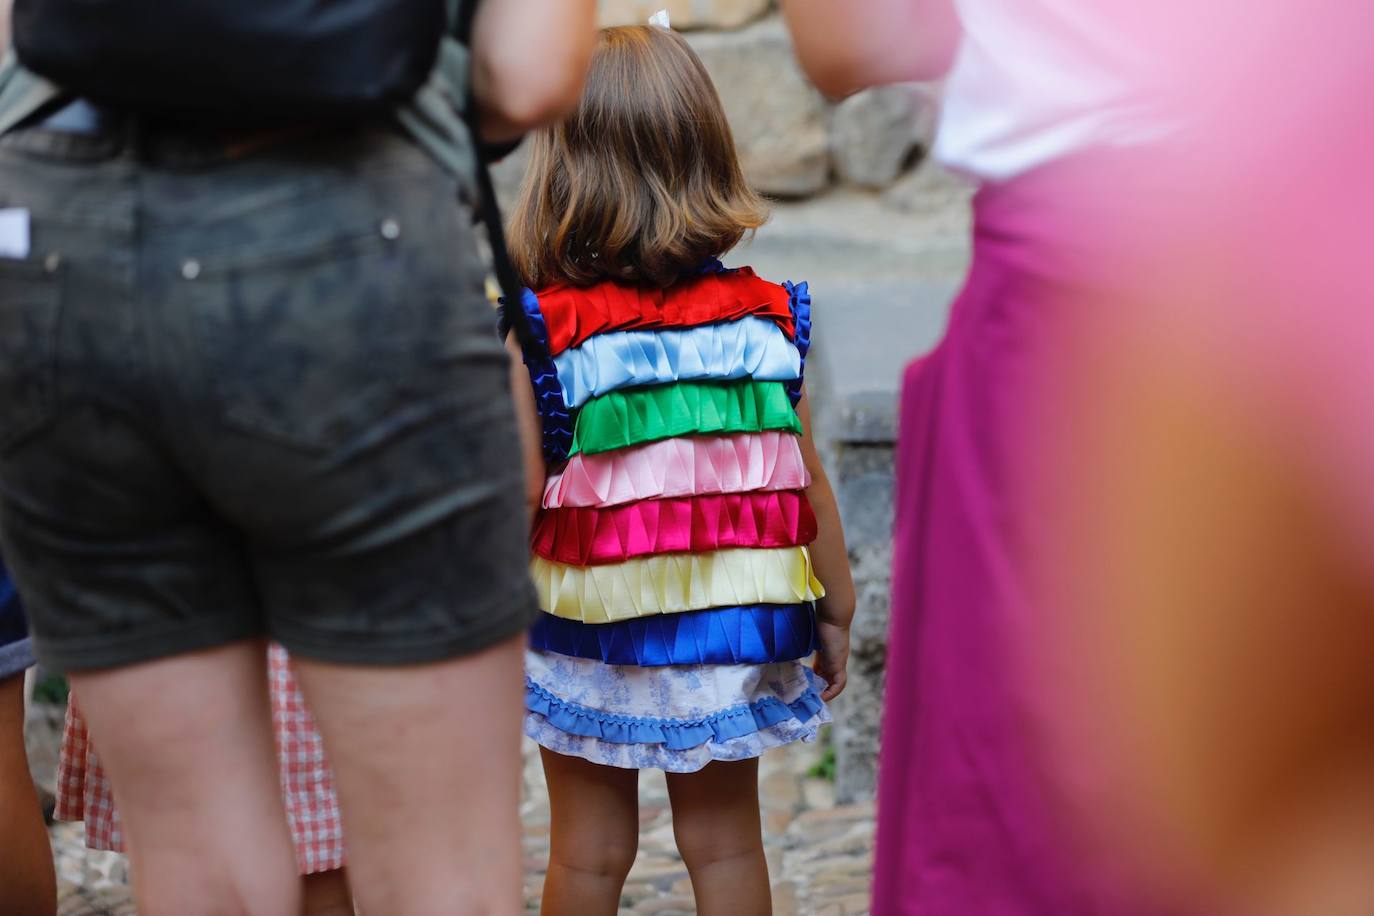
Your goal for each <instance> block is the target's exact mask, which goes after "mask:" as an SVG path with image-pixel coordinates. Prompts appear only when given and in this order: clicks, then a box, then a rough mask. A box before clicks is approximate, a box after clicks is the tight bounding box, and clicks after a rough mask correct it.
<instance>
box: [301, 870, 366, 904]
mask: <svg viewBox="0 0 1374 916" xmlns="http://www.w3.org/2000/svg"><path fill="white" fill-rule="evenodd" d="M301 890H302V896H303V898H304V899H303V900H302V902H301V914H302V916H353V895H352V893H351V892H350V891H349V889H348V874H347V873H346V872H345V871H344V870H343V869H342V868H335V869H333V870H331V871H321V872H315V873H314V874H312V875H306V876H305V877H303V878H301Z"/></svg>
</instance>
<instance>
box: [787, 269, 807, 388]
mask: <svg viewBox="0 0 1374 916" xmlns="http://www.w3.org/2000/svg"><path fill="white" fill-rule="evenodd" d="M782 286H783V289H785V290H787V295H788V296H789V297H790V298H791V300H792V320H793V321H794V322H795V323H796V328H797V330H796V334H795V336H794V337H793V338H792V342H793V343H794V344H796V345H797V352H798V353H800V354H801V371H800V372H798V373H797V377H796V378H795V379H793V380H792V381H790V382H788V383H787V396H788V397H790V398H791V399H792V406H793V407H795V406H797V402H798V401H800V400H801V396H802V383H803V382H804V381H805V380H806V354H807V351H808V350H810V349H811V289H810V287H809V286H808V285H807V283H806V281H805V280H803V281H802V282H800V283H796V284H793V283H790V282H786V281H784V282H783V284H782Z"/></svg>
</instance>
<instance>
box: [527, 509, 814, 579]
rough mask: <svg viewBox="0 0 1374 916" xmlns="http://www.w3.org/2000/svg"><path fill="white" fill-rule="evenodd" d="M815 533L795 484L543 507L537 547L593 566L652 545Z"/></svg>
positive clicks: (760, 540) (776, 540) (780, 540)
mask: <svg viewBox="0 0 1374 916" xmlns="http://www.w3.org/2000/svg"><path fill="white" fill-rule="evenodd" d="M815 539H816V515H815V513H814V512H813V511H812V509H811V503H810V501H809V500H807V498H806V494H805V493H802V492H801V491H799V490H782V491H773V492H765V493H760V492H754V493H726V494H716V495H711V496H686V497H680V498H675V499H652V500H645V501H643V502H636V503H629V504H626V505H623V506H612V507H610V508H595V507H579V508H565V509H545V510H544V511H542V512H541V513H540V514H539V518H538V520H537V521H536V522H535V528H534V534H533V535H532V537H531V544H532V547H533V549H534V552H535V554H536V555H538V556H541V557H543V558H544V559H546V560H552V561H553V562H555V563H566V564H569V565H573V566H599V565H603V564H607V563H623V562H624V561H626V560H629V559H632V558H634V557H643V556H649V555H652V554H659V553H683V552H688V551H690V552H692V553H704V552H706V551H710V550H723V549H726V548H732V547H753V548H771V547H796V546H798V545H801V544H809V543H811V542H812V541H814V540H815Z"/></svg>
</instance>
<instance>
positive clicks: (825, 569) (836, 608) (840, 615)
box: [797, 390, 855, 627]
mask: <svg viewBox="0 0 1374 916" xmlns="http://www.w3.org/2000/svg"><path fill="white" fill-rule="evenodd" d="M797 416H799V417H801V422H802V440H801V447H802V458H803V459H804V460H805V461H806V469H807V470H808V471H810V472H811V486H810V487H808V488H807V490H806V498H807V499H808V500H809V501H810V503H811V508H812V509H813V510H814V511H815V513H816V526H817V529H818V533H817V535H816V541H815V543H813V544H812V545H811V562H812V563H813V564H814V565H815V567H816V578H818V579H820V580H821V583H822V584H823V585H824V586H825V597H824V598H822V599H821V600H820V601H819V602H817V604H816V612H817V616H818V617H819V618H820V619H821V620H823V621H825V622H826V623H831V624H835V625H836V626H842V627H847V626H849V622H850V621H851V620H853V618H854V604H855V597H854V576H853V574H852V573H851V572H850V570H849V551H848V548H846V547H845V543H844V526H843V525H842V524H841V522H840V507H839V504H838V503H836V502H835V491H834V489H832V488H831V486H830V478H829V477H828V476H827V475H826V473H825V467H824V466H823V465H822V464H821V456H820V454H819V453H818V452H817V451H816V442H815V440H814V439H812V438H811V404H810V401H809V399H808V397H807V395H806V392H805V390H803V392H802V398H801V400H800V401H799V402H797Z"/></svg>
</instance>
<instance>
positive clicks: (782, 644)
mask: <svg viewBox="0 0 1374 916" xmlns="http://www.w3.org/2000/svg"><path fill="white" fill-rule="evenodd" d="M530 648H532V649H538V650H540V651H542V652H553V653H556V654H558V655H568V656H572V657H574V658H592V659H596V660H598V661H602V662H605V663H606V664H608V665H636V666H639V667H641V668H648V667H660V666H665V665H763V664H770V663H773V662H787V661H792V660H794V659H798V658H805V657H806V656H808V655H810V654H812V653H813V652H815V651H816V648H817V643H816V612H815V609H814V608H813V607H812V606H811V605H809V604H759V605H749V606H745V607H722V608H711V609H709V610H704V611H687V612H686V613H682V614H652V615H650V616H648V617H636V618H634V619H632V620H619V621H616V622H614V623H583V622H582V621H580V620H569V619H567V618H563V617H555V616H554V615H552V614H540V615H539V619H538V620H537V621H535V624H534V627H533V628H532V629H531V630H530Z"/></svg>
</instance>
